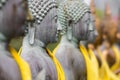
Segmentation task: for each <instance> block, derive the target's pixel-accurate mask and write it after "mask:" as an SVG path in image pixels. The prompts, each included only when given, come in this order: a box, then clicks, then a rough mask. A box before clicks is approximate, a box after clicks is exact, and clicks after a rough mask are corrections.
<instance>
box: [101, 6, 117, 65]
mask: <svg viewBox="0 0 120 80" xmlns="http://www.w3.org/2000/svg"><path fill="white" fill-rule="evenodd" d="M116 31H117V25H116V23H115V22H114V21H113V19H112V16H111V10H110V7H109V5H106V8H105V21H104V27H103V42H102V45H101V51H102V53H103V56H104V57H105V59H106V60H107V62H108V65H109V66H110V67H111V66H112V65H113V64H114V63H115V55H114V54H115V53H114V50H113V49H112V45H113V44H114V43H115V34H116Z"/></svg>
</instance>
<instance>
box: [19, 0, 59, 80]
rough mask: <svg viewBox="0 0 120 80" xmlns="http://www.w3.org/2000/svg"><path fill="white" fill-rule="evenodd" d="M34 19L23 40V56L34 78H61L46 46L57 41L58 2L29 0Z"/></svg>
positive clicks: (48, 79)
mask: <svg viewBox="0 0 120 80" xmlns="http://www.w3.org/2000/svg"><path fill="white" fill-rule="evenodd" d="M28 5H29V10H30V13H31V14H32V17H33V20H31V21H29V22H28V32H27V34H26V36H25V37H24V40H23V45H22V52H21V57H22V58H23V59H25V60H26V61H27V62H28V64H29V65H30V69H31V73H32V80H60V79H58V75H57V74H58V73H57V69H56V66H55V63H54V62H53V60H52V59H51V57H50V55H49V52H48V51H47V50H46V46H47V45H48V44H49V43H54V42H56V41H57V36H58V35H57V33H58V32H57V3H56V1H54V0H32V1H31V0H29V2H28Z"/></svg>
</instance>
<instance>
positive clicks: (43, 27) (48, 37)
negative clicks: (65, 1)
mask: <svg viewBox="0 0 120 80" xmlns="http://www.w3.org/2000/svg"><path fill="white" fill-rule="evenodd" d="M56 11H57V8H52V9H51V10H50V11H49V12H48V13H47V15H46V16H45V18H44V19H43V21H42V22H41V24H40V25H37V29H36V30H37V31H36V35H39V38H40V40H41V41H42V42H44V43H54V42H56V39H57V36H56V34H57V12H56Z"/></svg>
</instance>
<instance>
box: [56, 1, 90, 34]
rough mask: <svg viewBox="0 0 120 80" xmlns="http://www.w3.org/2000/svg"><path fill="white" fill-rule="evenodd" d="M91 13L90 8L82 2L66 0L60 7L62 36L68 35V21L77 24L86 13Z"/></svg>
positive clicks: (59, 16)
mask: <svg viewBox="0 0 120 80" xmlns="http://www.w3.org/2000/svg"><path fill="white" fill-rule="evenodd" d="M87 12H91V11H90V8H89V6H88V5H87V4H86V3H85V2H84V1H81V0H65V1H64V2H62V3H60V5H59V7H58V21H59V23H60V25H61V27H62V29H63V30H62V34H64V33H66V30H67V27H68V21H70V20H71V21H73V22H74V23H77V22H78V21H79V20H80V19H81V18H82V17H83V16H84V14H85V13H87Z"/></svg>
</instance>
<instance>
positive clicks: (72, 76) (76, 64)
mask: <svg viewBox="0 0 120 80" xmlns="http://www.w3.org/2000/svg"><path fill="white" fill-rule="evenodd" d="M58 23H59V26H60V27H61V29H62V31H61V36H62V37H61V41H60V43H59V45H58V46H57V48H56V49H55V51H56V52H55V51H53V52H54V54H55V56H56V57H57V59H58V60H59V61H60V63H61V65H62V67H63V69H64V72H65V76H66V80H86V79H87V73H86V63H85V60H84V57H83V54H82V53H81V52H80V50H79V42H80V41H81V40H90V41H92V40H93V38H92V37H93V36H96V34H95V35H90V32H91V33H93V32H94V29H95V28H94V26H93V23H94V18H93V16H92V14H91V12H90V8H89V6H88V5H87V4H85V2H84V1H82V0H81V1H80V0H67V1H64V2H63V3H61V4H60V6H59V7H58ZM89 36H91V37H89Z"/></svg>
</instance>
